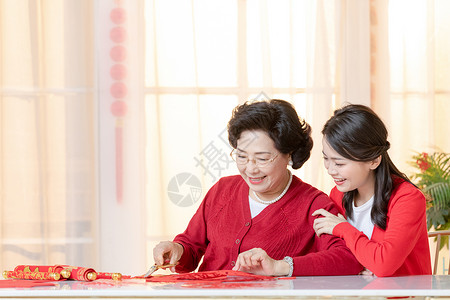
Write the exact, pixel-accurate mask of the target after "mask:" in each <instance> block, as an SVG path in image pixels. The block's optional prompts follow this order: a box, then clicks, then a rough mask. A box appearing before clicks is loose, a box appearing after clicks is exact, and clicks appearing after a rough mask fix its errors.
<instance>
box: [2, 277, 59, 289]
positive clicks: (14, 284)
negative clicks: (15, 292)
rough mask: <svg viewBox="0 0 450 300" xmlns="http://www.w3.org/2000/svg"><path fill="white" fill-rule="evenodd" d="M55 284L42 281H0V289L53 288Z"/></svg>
mask: <svg viewBox="0 0 450 300" xmlns="http://www.w3.org/2000/svg"><path fill="white" fill-rule="evenodd" d="M55 285H56V283H54V282H50V281H42V280H11V279H8V280H0V288H29V287H35V286H55Z"/></svg>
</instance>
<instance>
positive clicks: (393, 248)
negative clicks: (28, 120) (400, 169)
mask: <svg viewBox="0 0 450 300" xmlns="http://www.w3.org/2000/svg"><path fill="white" fill-rule="evenodd" d="M394 186H395V188H394V191H393V192H392V195H391V198H390V200H389V205H388V213H387V226H386V230H382V229H381V228H379V227H377V226H376V225H375V227H374V229H373V233H372V238H371V239H370V240H369V239H368V238H367V236H366V235H365V234H364V233H362V232H360V231H358V229H356V228H355V227H353V226H352V225H350V224H349V223H347V222H345V223H340V224H338V225H337V226H336V227H334V230H333V234H334V235H336V236H338V237H341V238H343V239H344V240H345V242H346V244H347V246H348V247H349V248H350V250H351V251H352V252H353V254H355V256H356V258H357V259H358V260H359V262H360V263H361V264H362V265H363V266H365V267H366V268H367V269H369V270H370V271H372V272H373V273H374V274H375V275H377V276H380V277H382V276H405V275H422V274H431V260H430V248H429V245H428V232H427V218H426V214H425V212H426V206H425V205H426V203H425V197H424V195H423V194H422V192H421V191H420V190H419V189H417V188H416V187H415V186H413V185H412V184H410V183H408V182H406V181H404V180H403V179H400V178H396V179H395V181H394ZM342 197H343V193H341V192H339V191H338V190H337V189H336V187H334V188H333V190H332V191H331V193H330V198H331V199H332V200H333V201H334V202H335V203H336V204H337V205H338V207H339V210H340V212H341V214H343V215H345V213H344V209H343V207H342Z"/></svg>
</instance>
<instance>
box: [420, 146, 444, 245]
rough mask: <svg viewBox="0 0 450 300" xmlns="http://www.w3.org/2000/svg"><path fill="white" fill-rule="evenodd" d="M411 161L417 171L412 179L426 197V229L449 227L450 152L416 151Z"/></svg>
mask: <svg viewBox="0 0 450 300" xmlns="http://www.w3.org/2000/svg"><path fill="white" fill-rule="evenodd" d="M413 159H414V161H413V162H412V163H411V164H412V165H413V166H414V167H415V168H416V169H418V172H417V173H415V174H414V175H412V176H411V179H412V181H413V182H414V183H415V184H416V185H417V186H418V187H419V188H420V189H421V190H422V192H423V193H424V194H425V196H426V197H427V224H428V230H430V228H431V227H432V226H433V227H434V229H435V230H448V229H450V153H443V152H434V153H432V154H428V153H426V152H422V153H417V154H416V155H414V156H413ZM447 243H448V237H442V243H441V248H442V247H443V245H447Z"/></svg>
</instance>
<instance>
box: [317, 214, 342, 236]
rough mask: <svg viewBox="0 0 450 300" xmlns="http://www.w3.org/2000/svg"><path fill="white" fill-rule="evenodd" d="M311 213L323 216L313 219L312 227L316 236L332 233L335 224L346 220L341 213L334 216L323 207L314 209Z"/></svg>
mask: <svg viewBox="0 0 450 300" xmlns="http://www.w3.org/2000/svg"><path fill="white" fill-rule="evenodd" d="M312 215H313V216H323V218H317V219H315V220H314V225H313V228H314V231H315V232H316V234H317V236H320V235H321V234H323V233H328V234H333V229H334V227H335V226H336V225H337V224H339V223H342V222H347V220H345V218H344V216H343V215H341V214H338V215H337V216H335V215H333V214H332V213H330V212H329V211H326V210H325V209H323V208H321V209H318V210H316V211H315V212H313V214H312Z"/></svg>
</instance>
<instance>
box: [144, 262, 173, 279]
mask: <svg viewBox="0 0 450 300" xmlns="http://www.w3.org/2000/svg"><path fill="white" fill-rule="evenodd" d="M175 266H176V264H168V265H163V266H158V265H157V264H154V265H153V266H151V267H150V269H149V270H148V271H147V273H145V275H144V276H143V277H144V278H147V277H149V276H150V275H152V274H153V273H155V272H156V271H157V270H159V269H167V268H170V267H175Z"/></svg>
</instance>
